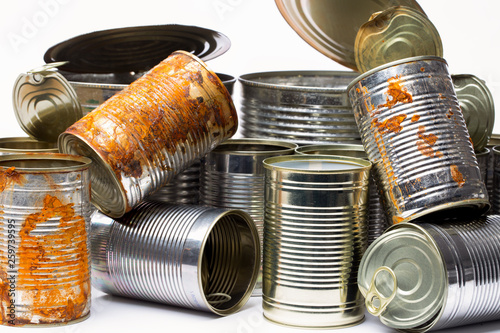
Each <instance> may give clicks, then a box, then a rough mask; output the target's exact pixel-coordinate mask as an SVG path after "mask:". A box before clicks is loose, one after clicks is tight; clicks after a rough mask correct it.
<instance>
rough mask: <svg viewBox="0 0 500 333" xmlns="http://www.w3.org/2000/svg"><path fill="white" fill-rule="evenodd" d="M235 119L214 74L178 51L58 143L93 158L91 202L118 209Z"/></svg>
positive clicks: (205, 147) (213, 141)
mask: <svg viewBox="0 0 500 333" xmlns="http://www.w3.org/2000/svg"><path fill="white" fill-rule="evenodd" d="M237 126H238V118H237V114H236V110H235V108H234V105H233V102H232V100H231V96H230V95H229V93H228V91H227V89H226V88H225V87H224V85H223V84H222V82H221V81H220V80H219V78H218V77H217V76H216V75H215V73H213V72H212V71H210V70H209V69H208V68H207V67H206V65H205V64H204V63H203V62H202V61H201V60H199V59H198V58H196V57H195V56H194V55H192V54H190V53H188V52H184V51H178V52H174V53H173V54H172V55H170V56H169V57H168V58H167V59H165V60H164V61H163V62H161V63H160V64H158V65H157V66H156V67H154V68H153V69H152V70H151V71H149V72H148V73H147V74H145V75H144V76H142V77H141V78H140V79H138V80H136V81H134V82H133V83H131V84H130V85H129V86H128V87H127V88H126V89H125V90H122V91H121V92H120V93H118V94H116V95H114V96H113V97H112V98H110V99H108V100H107V101H105V102H104V103H103V104H101V105H100V106H99V107H98V108H97V109H95V110H94V111H92V112H91V113H89V114H87V115H86V116H85V117H83V118H82V119H81V120H79V121H78V122H76V123H75V124H74V125H72V126H71V127H69V128H68V129H67V130H66V131H65V132H64V133H62V134H61V136H60V137H59V150H61V151H62V152H64V153H71V154H77V155H84V156H88V157H90V158H91V159H92V160H93V161H94V163H93V167H92V170H93V172H92V202H93V204H94V205H95V206H96V207H97V208H98V209H99V210H100V211H101V212H103V213H105V214H107V215H109V216H111V217H119V216H122V215H123V214H125V213H126V212H128V211H130V210H131V209H132V207H134V206H136V205H137V204H138V203H139V202H141V201H142V200H143V199H144V198H145V197H146V196H147V195H149V194H151V193H153V192H154V191H156V190H158V189H159V188H160V187H162V186H163V185H165V184H166V183H168V182H169V181H171V180H172V179H173V177H174V176H175V175H176V174H178V173H179V172H181V171H182V170H184V169H185V168H186V167H187V166H189V165H190V164H191V163H193V162H194V161H196V160H197V159H200V158H201V157H203V156H204V155H205V154H206V153H208V152H209V151H210V150H212V149H213V148H215V147H216V146H217V145H218V144H219V143H221V142H222V141H224V140H225V139H228V138H229V137H231V136H232V135H233V134H234V133H235V132H236V129H237Z"/></svg>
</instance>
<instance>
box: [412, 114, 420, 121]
mask: <svg viewBox="0 0 500 333" xmlns="http://www.w3.org/2000/svg"><path fill="white" fill-rule="evenodd" d="M419 119H420V115H418V114H414V115H413V116H411V122H412V123H414V122H417V121H418V120H419Z"/></svg>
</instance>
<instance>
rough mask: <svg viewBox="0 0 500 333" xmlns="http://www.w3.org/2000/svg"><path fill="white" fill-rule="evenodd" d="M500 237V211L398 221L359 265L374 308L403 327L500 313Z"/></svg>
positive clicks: (438, 325) (431, 326) (420, 328)
mask: <svg viewBox="0 0 500 333" xmlns="http://www.w3.org/2000/svg"><path fill="white" fill-rule="evenodd" d="M443 222H444V223H443ZM499 235H500V216H498V215H489V216H483V217H479V218H476V219H469V220H464V219H461V220H453V219H451V220H448V221H439V223H422V224H418V223H402V224H399V225H395V226H392V227H391V228H390V229H389V230H388V231H387V232H386V233H385V234H384V235H382V236H381V237H380V238H378V239H377V240H376V241H375V242H374V243H373V244H372V245H371V246H370V247H369V248H368V250H367V251H366V253H365V255H364V256H363V259H362V261H361V265H360V268H359V277H358V282H359V288H360V289H361V291H362V293H363V295H364V296H365V297H366V307H367V309H368V311H369V312H370V313H371V314H373V315H376V316H378V317H379V319H380V321H381V322H382V323H383V324H385V325H387V326H389V327H393V328H396V329H398V330H399V331H403V332H425V331H428V330H439V329H443V328H449V327H456V326H462V325H467V324H472V323H480V322H484V321H489V320H496V319H500V303H499V302H498V300H499V299H500V269H499V268H500V242H499V241H498V237H499Z"/></svg>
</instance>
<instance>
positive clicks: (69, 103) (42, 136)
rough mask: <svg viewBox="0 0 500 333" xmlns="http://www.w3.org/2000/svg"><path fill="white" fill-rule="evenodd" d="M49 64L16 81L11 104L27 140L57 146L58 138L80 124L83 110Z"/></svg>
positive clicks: (73, 92) (61, 77)
mask: <svg viewBox="0 0 500 333" xmlns="http://www.w3.org/2000/svg"><path fill="white" fill-rule="evenodd" d="M64 63H65V62H57V63H50V64H46V65H44V66H41V67H39V68H36V69H32V70H30V71H28V72H27V73H22V74H20V75H19V77H18V78H17V80H16V82H15V84H14V88H13V93H12V102H13V106H14V111H15V114H16V118H17V121H18V123H19V125H20V126H21V128H22V129H23V130H24V132H26V134H28V135H29V136H30V137H32V138H34V139H36V140H40V141H46V142H56V141H57V138H58V136H59V134H61V133H62V132H64V131H65V130H66V128H68V127H69V126H71V125H73V124H74V123H75V122H76V121H77V120H79V119H80V118H81V117H82V116H83V114H82V108H81V106H80V103H79V102H78V99H77V95H76V92H75V90H74V89H73V87H72V86H71V85H70V83H69V82H68V81H67V80H66V79H65V78H64V77H63V76H62V75H61V74H59V73H58V72H57V71H55V70H53V69H54V68H56V67H58V66H61V65H63V64H64Z"/></svg>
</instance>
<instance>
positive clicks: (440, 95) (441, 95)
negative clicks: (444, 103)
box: [438, 93, 446, 99]
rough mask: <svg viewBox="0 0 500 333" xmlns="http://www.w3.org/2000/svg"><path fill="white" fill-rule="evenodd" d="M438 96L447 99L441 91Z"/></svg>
mask: <svg viewBox="0 0 500 333" xmlns="http://www.w3.org/2000/svg"><path fill="white" fill-rule="evenodd" d="M438 98H439V99H446V96H444V95H443V94H441V93H439V94H438Z"/></svg>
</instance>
